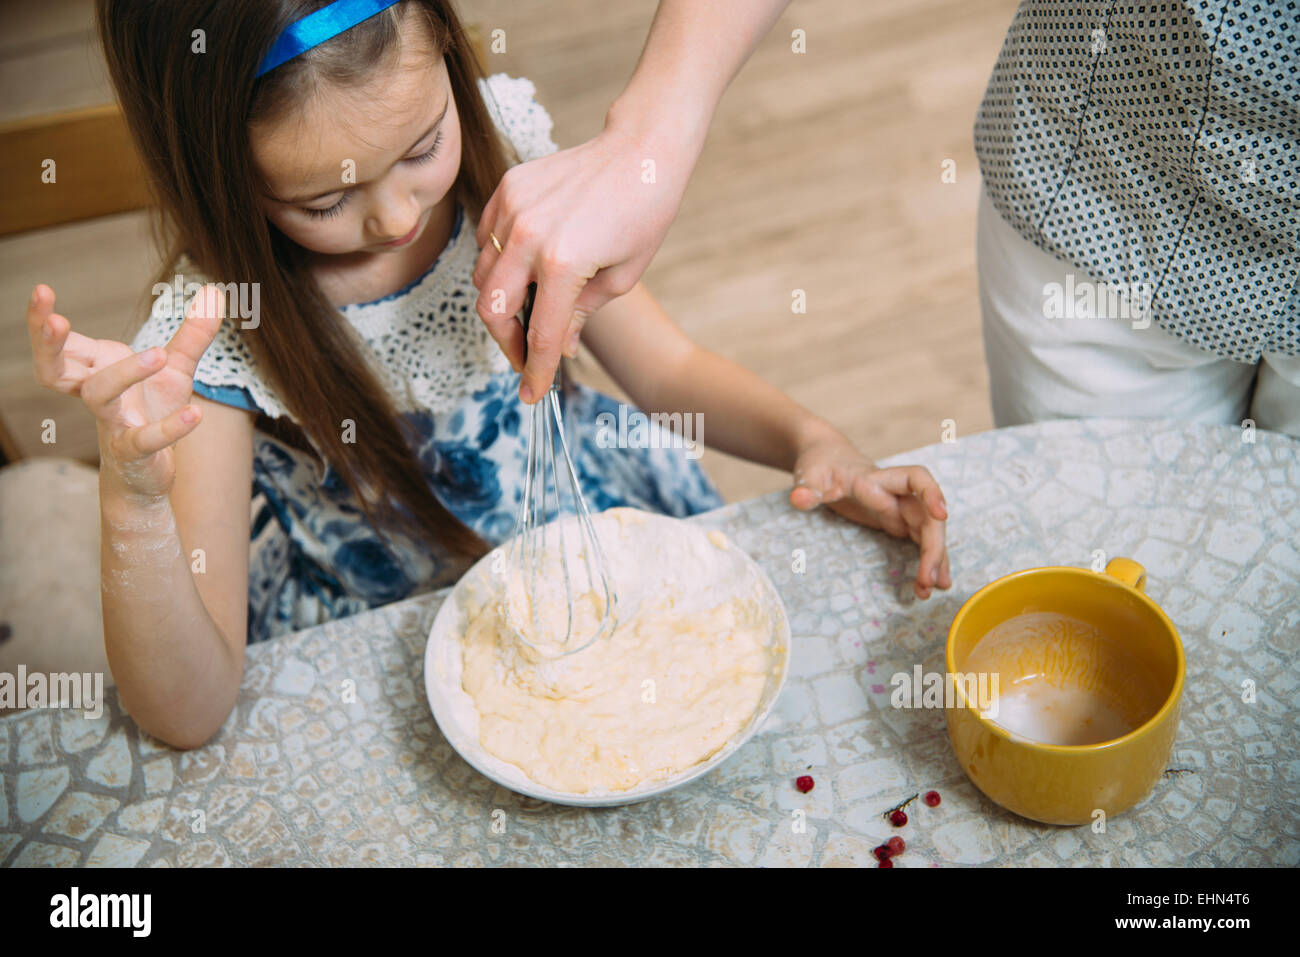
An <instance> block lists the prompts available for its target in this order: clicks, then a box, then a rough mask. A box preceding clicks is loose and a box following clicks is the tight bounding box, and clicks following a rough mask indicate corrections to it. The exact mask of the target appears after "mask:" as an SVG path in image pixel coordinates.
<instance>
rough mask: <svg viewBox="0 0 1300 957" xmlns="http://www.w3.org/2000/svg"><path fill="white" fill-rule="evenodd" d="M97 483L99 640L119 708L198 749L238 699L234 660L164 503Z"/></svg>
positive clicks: (171, 740) (238, 668)
mask: <svg viewBox="0 0 1300 957" xmlns="http://www.w3.org/2000/svg"><path fill="white" fill-rule="evenodd" d="M106 484H107V483H106V482H105V480H104V479H103V477H102V476H101V481H100V495H99V505H100V529H101V546H100V602H101V605H102V608H103V620H104V645H105V650H106V651H107V654H108V661H109V667H111V668H112V669H113V679H114V681H115V682H116V684H117V688H118V692H119V694H120V696H121V700H122V704H123V707H125V708H126V710H127V712H128V713H129V714H130V715H131V717H132V718H134V719H135V721H136V723H137V724H138V725H140V727H141V728H143V729H144V730H145V731H148V732H149V733H150V734H152V735H154V736H155V737H157V738H160V739H162V740H163V741H166V742H167V743H168V744H171V745H173V746H175V747H180V748H192V747H198V746H199V745H201V744H203V743H204V742H205V741H207V740H208V738H210V737H211V736H212V735H213V734H214V733H215V732H216V731H217V729H219V728H220V727H221V725H222V724H223V723H224V722H225V720H226V718H227V717H228V716H229V714H230V712H231V710H232V709H233V707H234V705H235V700H236V698H237V696H238V693H239V682H240V679H241V678H242V671H243V663H242V662H237V661H234V660H232V656H231V653H230V648H229V645H228V644H227V643H226V641H225V640H224V639H223V638H222V636H221V633H220V631H219V630H218V628H217V626H216V625H215V624H214V622H213V620H212V618H211V616H210V615H209V614H208V611H207V608H206V607H205V606H204V604H203V600H202V598H201V597H200V595H199V593H198V589H197V588H196V587H195V584H194V578H193V576H192V574H191V572H190V563H189V559H188V558H187V557H186V554H185V551H184V548H183V545H182V543H181V539H180V535H179V533H178V531H177V528H176V521H175V516H174V515H173V513H172V507H171V503H170V501H168V500H167V499H165V498H164V499H162V500H161V501H158V502H154V501H149V502H142V501H139V500H138V499H134V498H132V497H131V496H128V495H125V494H121V493H119V492H116V491H114V490H113V489H112V488H106Z"/></svg>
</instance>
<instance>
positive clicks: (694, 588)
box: [424, 509, 790, 807]
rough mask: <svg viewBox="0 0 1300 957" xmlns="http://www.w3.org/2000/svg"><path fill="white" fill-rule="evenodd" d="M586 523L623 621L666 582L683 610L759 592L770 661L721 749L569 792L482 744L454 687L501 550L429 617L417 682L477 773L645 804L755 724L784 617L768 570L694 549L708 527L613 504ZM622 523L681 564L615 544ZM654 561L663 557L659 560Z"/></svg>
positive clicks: (778, 653)
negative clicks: (668, 547)
mask: <svg viewBox="0 0 1300 957" xmlns="http://www.w3.org/2000/svg"><path fill="white" fill-rule="evenodd" d="M592 520H593V522H594V523H596V527H597V530H598V534H599V535H600V537H601V542H602V544H603V547H604V550H605V553H606V557H607V560H608V561H609V569H610V571H611V573H612V574H613V575H614V577H615V580H616V582H617V588H618V592H619V618H620V619H621V620H624V621H626V620H629V619H630V618H631V617H632V616H633V615H634V614H635V613H636V609H637V607H638V605H639V603H640V601H641V600H642V598H643V597H646V596H649V595H652V594H655V593H656V590H662V588H663V586H664V584H665V583H666V582H672V581H675V582H678V583H679V584H680V583H681V582H683V581H684V582H688V583H689V588H688V589H687V590H686V594H685V597H684V600H683V602H682V603H681V605H680V606H679V607H681V608H682V610H683V611H691V610H694V609H696V608H698V609H700V610H704V609H707V608H711V607H714V606H716V605H718V604H720V603H722V602H724V601H727V600H728V599H730V598H731V597H732V596H733V595H753V594H755V593H756V594H757V595H758V599H759V607H760V609H761V611H762V613H763V614H764V616H765V617H766V619H767V621H768V623H769V625H770V636H769V647H770V648H771V649H772V652H773V657H774V658H775V659H776V664H775V666H774V667H773V670H772V674H771V676H770V677H769V678H768V682H767V687H766V688H765V689H764V691H763V695H762V697H761V698H760V699H759V704H758V707H757V708H756V709H755V712H754V714H753V715H752V716H751V717H750V719H749V721H748V722H747V723H746V724H745V726H744V727H743V728H742V729H741V730H740V731H738V732H737V733H736V734H735V735H733V736H732V738H731V739H730V740H729V741H728V742H727V743H726V745H724V746H723V747H722V748H721V749H720V750H718V751H717V752H715V753H714V754H713V755H712V756H711V757H709V758H707V759H706V760H704V761H702V762H700V763H699V764H695V765H692V766H691V767H689V768H687V769H685V770H683V771H681V772H680V773H678V774H675V775H673V776H672V777H669V778H664V779H662V780H658V781H652V782H648V783H646V784H643V785H638V786H636V787H633V788H628V789H626V790H622V791H601V790H593V791H588V792H584V793H573V792H568V791H557V790H554V789H552V788H549V787H546V786H544V785H542V784H539V783H538V782H536V781H534V780H533V779H532V778H530V777H528V776H527V775H526V774H524V772H523V770H522V769H520V768H519V767H517V766H515V765H513V764H509V763H507V762H506V761H503V760H501V759H500V758H498V757H496V756H495V755H492V754H490V753H488V752H487V751H485V750H484V749H483V748H482V746H481V745H480V744H479V728H478V720H479V716H478V711H477V709H476V708H475V707H474V701H473V699H472V698H471V697H470V696H469V695H468V694H467V693H466V692H465V690H464V688H462V687H461V670H462V665H463V660H462V656H461V647H460V641H461V636H462V635H464V633H465V630H466V628H467V626H468V623H469V613H470V608H472V607H477V606H478V605H481V601H482V598H481V596H484V595H487V594H491V593H492V581H491V580H492V579H493V578H499V576H498V575H496V574H495V573H494V572H493V570H492V563H493V561H494V560H495V559H496V556H497V555H498V554H502V555H503V553H504V551H505V546H501V547H498V548H496V549H494V550H493V551H492V552H490V553H489V554H487V555H485V556H484V557H483V558H482V559H480V560H479V561H478V562H477V563H476V564H475V565H474V567H473V568H471V569H470V570H469V571H468V572H466V573H465V575H464V577H462V578H461V580H460V581H459V582H457V583H456V587H455V588H453V589H452V591H451V594H450V595H448V596H447V599H446V601H444V602H443V604H442V607H441V608H440V609H439V610H438V615H437V617H436V618H434V621H433V628H432V629H431V630H430V632H429V641H428V644H427V645H426V646H425V650H424V685H425V690H426V692H427V694H428V697H429V707H430V709H431V710H432V711H433V717H434V720H435V721H437V722H438V727H439V728H440V729H441V730H442V733H443V735H444V736H445V737H446V738H447V740H448V741H449V742H450V743H451V746H452V747H453V748H455V749H456V751H457V753H458V754H460V756H461V757H462V758H464V759H465V760H466V761H467V762H468V763H469V764H470V766H471V767H473V768H474V769H475V770H477V771H478V772H479V773H480V774H482V775H484V776H485V777H488V778H490V779H492V780H493V781H496V782H497V783H498V784H501V785H504V786H505V787H507V788H509V789H510V790H512V791H517V792H518V793H520V794H526V795H528V796H529V797H535V798H539V799H541V800H543V801H550V802H552V803H554V804H569V805H575V806H579V807H601V806H608V805H617V804H632V803H634V802H637V801H644V800H645V799H646V798H650V797H654V796H656V795H659V794H664V793H666V792H668V791H671V790H673V789H674V788H679V787H681V786H682V785H683V784H687V783H689V782H691V781H694V780H695V779H696V778H698V777H700V776H701V775H703V774H707V773H708V772H709V771H711V770H713V769H714V768H716V767H717V766H718V765H719V764H721V763H722V762H723V761H725V760H727V758H729V757H730V756H731V755H732V754H734V753H735V752H736V751H737V750H738V749H739V748H740V747H741V746H742V745H744V743H745V742H746V741H748V740H749V739H750V738H751V737H753V735H754V734H755V732H757V731H758V729H759V728H760V727H761V726H762V724H763V722H764V721H765V720H766V718H767V716H768V715H769V714H770V713H771V711H772V707H773V706H774V705H775V704H776V699H777V696H778V695H779V694H780V692H781V688H782V687H784V685H785V679H786V673H787V671H788V670H789V662H790V622H789V619H788V618H787V616H786V613H785V606H784V605H783V604H782V602H781V596H780V595H779V594H778V593H777V590H776V587H775V586H774V585H773V584H772V581H771V579H770V578H768V576H767V574H766V573H765V572H764V571H763V570H762V569H761V568H760V567H759V566H758V564H757V563H756V562H755V561H754V560H753V559H752V558H750V557H749V556H748V555H746V554H745V553H744V552H743V551H741V550H740V549H739V548H737V547H736V546H735V544H734V543H733V542H730V541H727V543H726V544H727V547H726V548H725V549H719V548H711V549H708V550H704V549H699V548H698V547H699V545H700V543H701V541H714V540H715V539H716V536H719V535H720V533H718V532H712V533H710V532H709V531H707V530H706V529H703V528H701V527H700V526H698V525H696V524H695V523H693V522H688V521H684V520H682V519H676V518H669V517H667V516H663V515H654V514H651V513H648V512H641V511H638V510H636V509H610V510H609V511H607V512H603V513H601V514H599V515H596V516H593V519H592ZM629 527H630V528H632V529H634V531H633V532H631V533H630V534H632V535H639V534H643V533H648V534H650V535H653V536H656V537H657V539H658V540H660V541H667V542H672V543H674V544H673V546H672V547H673V548H675V549H676V548H677V547H678V546H680V554H677V553H676V552H674V554H673V555H672V556H670V557H671V558H673V559H674V560H677V559H679V561H664V560H659V561H649V562H647V561H646V560H645V559H646V555H645V553H644V552H643V551H640V550H638V549H637V548H629V547H626V542H624V544H623V545H622V546H621V547H620V543H619V538H618V536H619V535H620V534H623V535H627V534H629V532H628V528H629ZM710 535H712V536H715V539H710ZM692 545H694V546H695V547H696V548H697V549H698V550H697V552H696V554H695V557H694V558H692V557H691V556H690V554H689V552H690V547H691V546H692ZM701 552H702V553H703V554H707V555H708V556H709V560H708V561H707V563H701V561H700V560H699V557H698V556H699V554H700V553H701ZM656 557H657V558H659V559H663V558H664V557H665V556H664V555H658V556H656ZM503 559H504V555H503ZM674 565H675V567H672V566H674ZM499 567H500V566H498V568H499ZM629 573H631V574H629Z"/></svg>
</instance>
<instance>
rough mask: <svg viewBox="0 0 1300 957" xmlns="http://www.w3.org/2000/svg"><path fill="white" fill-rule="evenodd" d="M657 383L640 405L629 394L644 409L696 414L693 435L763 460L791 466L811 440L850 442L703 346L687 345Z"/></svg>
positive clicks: (790, 468)
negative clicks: (699, 428)
mask: <svg viewBox="0 0 1300 957" xmlns="http://www.w3.org/2000/svg"><path fill="white" fill-rule="evenodd" d="M656 385H657V387H656V388H655V390H654V394H653V395H647V396H645V397H644V400H643V401H644V404H642V397H639V396H632V398H633V400H634V401H637V402H638V405H640V406H641V408H642V409H643V410H644V411H646V412H666V413H673V412H681V413H683V414H684V415H689V414H693V413H699V415H700V416H701V419H700V421H701V425H702V428H703V431H702V434H697V435H696V436H695V438H697V439H702V440H703V442H704V444H705V445H707V446H708V447H709V448H712V449H717V450H719V451H722V452H726V453H728V454H729V455H735V456H738V457H740V458H742V459H747V460H749V461H751V462H758V463H759V464H761V465H767V466H771V467H772V468H777V469H782V470H784V471H787V472H789V471H793V469H794V467H795V461H796V460H797V459H798V457H799V454H800V452H802V451H803V450H804V449H806V448H807V447H808V446H809V445H811V444H812V443H814V442H819V441H826V440H834V441H844V442H847V441H848V439H847V438H845V436H844V435H843V433H841V432H840V431H838V430H837V429H835V428H834V427H833V426H832V425H831V424H830V423H828V422H827V421H826V420H825V419H822V418H820V417H819V416H816V415H814V414H813V413H812V412H810V411H808V410H807V409H805V408H804V407H803V406H801V405H799V404H798V403H797V402H795V401H794V400H793V399H791V398H790V397H789V396H787V395H786V394H785V393H784V392H782V391H781V390H780V389H777V388H776V387H775V386H772V385H770V384H768V383H767V382H764V381H763V380H762V379H761V378H759V377H758V376H757V375H755V374H754V373H753V372H750V371H749V370H748V369H746V368H745V367H744V366H740V365H737V364H736V363H734V362H732V361H731V360H730V359H726V358H723V357H722V356H720V355H718V354H717V353H715V352H710V351H708V350H707V349H701V348H699V347H695V348H693V349H691V350H690V351H689V352H688V353H687V354H686V355H685V356H684V357H683V358H682V360H681V361H680V363H678V364H677V365H676V368H675V369H674V370H673V372H672V374H670V375H666V376H663V377H662V378H660V379H659V381H658V382H657V384H656ZM647 406H650V407H649V408H647Z"/></svg>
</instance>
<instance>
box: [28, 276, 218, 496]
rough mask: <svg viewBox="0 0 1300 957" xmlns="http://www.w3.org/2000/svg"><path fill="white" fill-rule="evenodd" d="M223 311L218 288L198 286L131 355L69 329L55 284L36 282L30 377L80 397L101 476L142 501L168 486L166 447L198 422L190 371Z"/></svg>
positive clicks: (31, 315) (169, 455)
mask: <svg viewBox="0 0 1300 957" xmlns="http://www.w3.org/2000/svg"><path fill="white" fill-rule="evenodd" d="M224 316H225V299H224V296H223V295H222V293H221V290H220V289H217V288H216V287H214V286H204V287H203V290H202V291H201V292H200V293H199V294H198V295H196V296H195V297H194V298H193V299H192V300H191V302H190V305H189V308H188V310H187V311H186V314H185V321H184V322H182V323H181V326H180V328H179V329H177V330H176V334H175V335H174V336H172V340H171V342H169V343H168V344H167V345H166V347H154V348H152V349H146V350H145V351H144V352H141V353H134V352H132V351H131V347H130V346H128V345H126V344H125V343H121V342H116V341H114V340H112V339H91V338H89V337H87V336H83V335H81V334H80V333H76V332H73V331H72V323H70V322H69V321H68V320H67V319H66V318H64V317H63V316H61V315H59V314H58V313H56V312H54V290H52V289H50V288H49V287H48V286H46V285H44V284H39V285H37V287H36V289H35V290H34V291H33V292H32V297H31V299H30V300H29V301H28V303H27V331H28V334H29V335H30V336H31V340H32V359H33V363H34V365H35V370H36V381H38V382H39V383H41V385H44V386H46V387H48V388H50V389H54V390H55V391H56V392H64V393H67V394H68V395H75V396H80V397H81V400H82V401H83V402H84V403H85V404H86V408H88V409H89V410H90V412H91V414H92V415H94V416H95V420H96V422H97V424H98V426H99V455H100V476H101V481H110V482H113V483H115V485H116V487H117V490H118V491H120V492H123V493H126V494H130V495H134V496H138V497H142V498H145V499H153V500H156V499H159V498H163V497H165V496H166V495H167V493H168V492H170V491H171V486H172V481H173V480H174V478H175V468H174V463H173V461H172V451H171V446H172V444H173V443H175V442H176V441H177V440H178V439H180V438H182V437H184V436H186V435H188V434H189V433H190V432H192V431H193V430H194V428H195V426H197V425H198V423H199V420H200V417H201V415H200V412H199V409H198V407H197V406H195V405H191V404H190V398H191V397H192V395H193V387H194V378H193V377H194V370H195V369H196V368H197V367H198V363H199V359H200V358H201V357H202V356H203V353H204V352H206V351H207V348H208V346H210V345H211V344H212V341H213V339H215V338H216V335H217V332H218V330H219V329H220V328H221V323H222V321H223V317H224Z"/></svg>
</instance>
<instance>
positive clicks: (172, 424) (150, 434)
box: [110, 405, 203, 462]
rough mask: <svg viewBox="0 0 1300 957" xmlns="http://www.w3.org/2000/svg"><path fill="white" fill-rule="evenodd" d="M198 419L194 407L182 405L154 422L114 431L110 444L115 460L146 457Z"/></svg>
mask: <svg viewBox="0 0 1300 957" xmlns="http://www.w3.org/2000/svg"><path fill="white" fill-rule="evenodd" d="M202 418H203V416H202V413H200V412H199V407H198V406H196V405H186V406H183V407H182V408H179V409H177V410H176V411H175V412H173V413H171V415H168V416H166V417H165V418H163V419H160V420H159V421H157V422H146V423H145V424H144V425H137V426H135V427H134V428H130V429H124V430H123V431H121V432H118V433H117V434H116V435H114V436H113V439H112V442H111V446H110V447H111V448H112V450H113V455H114V456H116V457H117V459H118V461H119V462H133V461H135V460H136V459H143V458H147V457H148V456H150V455H153V454H154V453H155V452H161V451H162V450H163V449H165V448H167V447H168V446H169V445H174V444H175V443H176V441H177V440H178V439H183V438H184V437H185V436H187V435H189V434H190V433H191V432H193V431H194V428H195V426H197V425H198V424H199V420H200V419H202Z"/></svg>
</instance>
